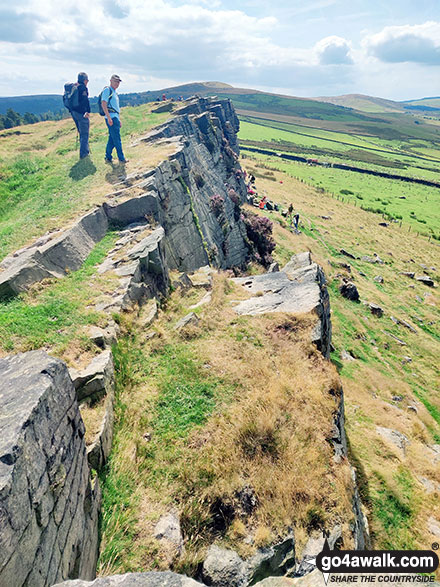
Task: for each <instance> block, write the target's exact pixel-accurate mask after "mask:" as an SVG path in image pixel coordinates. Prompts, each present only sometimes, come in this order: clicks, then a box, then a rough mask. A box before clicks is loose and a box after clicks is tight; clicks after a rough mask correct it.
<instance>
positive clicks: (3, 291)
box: [0, 207, 108, 298]
mask: <svg viewBox="0 0 440 587" xmlns="http://www.w3.org/2000/svg"><path fill="white" fill-rule="evenodd" d="M107 229H108V218H107V216H106V215H105V213H104V210H103V209H102V207H100V208H97V209H96V210H94V211H93V212H90V213H89V214H86V215H85V216H83V217H82V218H81V219H80V220H79V221H78V222H76V223H75V224H74V226H73V227H72V228H70V229H68V230H65V231H63V232H61V233H58V234H55V235H48V236H46V237H42V238H41V239H39V240H38V241H36V242H35V243H34V245H32V246H31V247H28V248H26V249H22V250H20V251H16V252H15V253H14V254H13V255H10V256H9V257H6V258H5V259H4V260H3V261H2V263H1V264H0V269H3V270H4V271H2V272H1V273H0V298H5V297H11V296H14V295H16V294H18V293H19V292H21V291H24V290H26V289H27V288H28V287H29V286H30V285H32V284H33V283H36V282H38V281H41V280H43V279H46V278H47V277H63V276H64V275H66V274H67V273H68V272H69V271H75V270H76V269H79V268H80V267H81V265H82V263H83V261H84V260H85V258H86V257H87V255H88V254H89V253H90V251H91V250H92V249H93V247H94V246H95V245H96V243H97V242H99V241H100V240H101V239H102V238H103V236H104V235H105V233H106V232H107Z"/></svg>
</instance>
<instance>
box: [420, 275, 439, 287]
mask: <svg viewBox="0 0 440 587" xmlns="http://www.w3.org/2000/svg"><path fill="white" fill-rule="evenodd" d="M416 281H419V282H420V283H423V284H424V285H427V286H428V287H434V286H435V283H434V280H433V279H431V278H430V277H428V276H427V275H420V276H419V277H416Z"/></svg>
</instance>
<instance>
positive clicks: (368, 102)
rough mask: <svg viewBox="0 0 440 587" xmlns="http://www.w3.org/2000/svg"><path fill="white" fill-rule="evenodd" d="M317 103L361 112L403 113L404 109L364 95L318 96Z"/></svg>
mask: <svg viewBox="0 0 440 587" xmlns="http://www.w3.org/2000/svg"><path fill="white" fill-rule="evenodd" d="M314 99H315V100H317V101H318V102H328V103H330V104H335V105H337V106H345V107H346V108H354V109H356V110H360V111H361V112H403V111H404V110H405V107H404V106H403V105H402V104H401V103H400V102H394V101H393V100H385V99H384V98H376V97H374V96H365V95H364V94H346V95H344V96H320V97H319V98H314Z"/></svg>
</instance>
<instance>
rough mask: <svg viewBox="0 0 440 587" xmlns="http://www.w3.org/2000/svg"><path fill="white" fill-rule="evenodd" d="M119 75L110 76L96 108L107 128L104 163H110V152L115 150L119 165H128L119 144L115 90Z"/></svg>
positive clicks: (118, 119)
mask: <svg viewBox="0 0 440 587" xmlns="http://www.w3.org/2000/svg"><path fill="white" fill-rule="evenodd" d="M121 81H122V80H121V78H120V77H119V75H112V77H111V78H110V85H109V86H107V87H105V88H104V89H103V90H102V92H101V94H100V96H99V98H98V107H99V113H100V114H101V116H105V123H106V125H107V128H108V141H107V147H106V149H105V162H106V163H111V162H112V159H113V158H112V152H113V149H116V153H117V155H118V159H119V162H120V163H128V160H127V159H126V158H125V156H124V153H123V151H122V142H121V126H122V125H121V119H120V108H119V96H118V94H117V92H116V90H117V89H118V88H119V84H120V83H121Z"/></svg>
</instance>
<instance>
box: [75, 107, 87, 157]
mask: <svg viewBox="0 0 440 587" xmlns="http://www.w3.org/2000/svg"><path fill="white" fill-rule="evenodd" d="M71 114H72V118H73V120H74V122H75V124H76V128H77V130H78V132H79V158H80V159H82V158H83V157H87V155H88V154H89V153H90V149H89V129H90V121H89V119H88V118H84V114H80V113H79V112H75V110H72V113H71Z"/></svg>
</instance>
